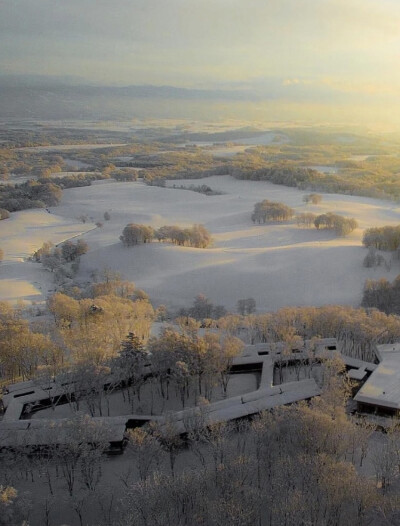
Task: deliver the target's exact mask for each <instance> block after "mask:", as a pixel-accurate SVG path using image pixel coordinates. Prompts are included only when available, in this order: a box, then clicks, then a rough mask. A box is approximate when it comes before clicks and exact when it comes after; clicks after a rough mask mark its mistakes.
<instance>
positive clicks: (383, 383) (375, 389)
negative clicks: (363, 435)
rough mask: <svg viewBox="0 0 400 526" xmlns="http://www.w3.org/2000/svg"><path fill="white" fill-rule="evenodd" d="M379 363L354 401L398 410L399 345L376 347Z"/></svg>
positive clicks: (399, 391) (399, 396)
mask: <svg viewBox="0 0 400 526" xmlns="http://www.w3.org/2000/svg"><path fill="white" fill-rule="evenodd" d="M378 357H379V358H380V360H381V362H380V364H379V365H378V366H377V367H376V369H375V371H374V372H373V373H372V374H371V376H370V377H369V378H368V380H367V381H366V382H365V384H364V385H363V386H362V388H361V389H360V390H359V391H358V393H357V394H356V396H355V397H354V400H356V401H357V402H362V403H365V404H371V405H378V406H381V407H389V408H392V409H400V343H397V344H386V345H378Z"/></svg>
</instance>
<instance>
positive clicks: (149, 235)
mask: <svg viewBox="0 0 400 526" xmlns="http://www.w3.org/2000/svg"><path fill="white" fill-rule="evenodd" d="M153 239H157V240H158V241H160V242H170V243H173V244H175V245H178V246H186V247H195V248H207V247H208V246H209V245H210V244H211V242H212V238H211V235H210V233H209V232H208V230H207V229H206V228H205V227H204V226H203V225H193V226H192V227H191V228H181V227H179V226H175V225H173V226H168V225H165V226H162V227H160V228H159V229H153V228H152V227H151V226H148V225H140V224H137V223H129V224H128V225H126V227H125V228H124V230H123V231H122V235H121V236H120V240H121V241H122V243H123V245H124V246H126V247H131V246H134V245H140V244H143V243H150V242H151V241H153Z"/></svg>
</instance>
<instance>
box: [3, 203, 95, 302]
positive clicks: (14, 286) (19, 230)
mask: <svg viewBox="0 0 400 526" xmlns="http://www.w3.org/2000/svg"><path fill="white" fill-rule="evenodd" d="M91 228H94V225H93V224H90V223H85V224H83V223H81V222H80V221H78V220H77V219H73V218H72V219H69V218H65V217H60V216H56V215H55V214H52V213H48V212H47V211H46V210H26V211H23V212H14V213H12V214H11V217H10V218H9V219H5V220H3V221H1V222H0V247H1V249H2V250H3V252H4V260H3V262H2V263H1V264H0V299H1V300H7V301H12V302H15V301H18V300H21V301H24V302H28V303H29V302H33V301H35V302H42V301H45V299H46V297H47V293H48V291H49V290H50V289H52V288H54V283H53V280H52V276H51V275H50V272H49V271H47V270H44V269H43V267H42V265H41V264H39V263H33V262H30V261H27V258H28V257H29V256H31V255H32V254H33V253H34V252H35V251H36V250H37V249H38V248H40V247H41V246H42V244H43V242H44V241H51V242H52V243H54V244H57V243H61V242H62V241H65V240H66V239H70V238H72V237H75V236H77V235H80V234H82V233H83V232H87V231H88V230H90V229H91Z"/></svg>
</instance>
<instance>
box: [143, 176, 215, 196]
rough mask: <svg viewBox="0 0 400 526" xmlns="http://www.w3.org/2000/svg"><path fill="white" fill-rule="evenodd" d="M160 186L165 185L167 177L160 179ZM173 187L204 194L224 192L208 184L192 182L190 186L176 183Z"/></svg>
mask: <svg viewBox="0 0 400 526" xmlns="http://www.w3.org/2000/svg"><path fill="white" fill-rule="evenodd" d="M154 184H155V183H154V181H153V185H154ZM158 186H165V179H160V180H159V184H158ZM172 188H177V189H179V190H190V191H191V192H197V193H199V194H204V195H222V192H219V191H218V190H213V189H212V188H211V187H210V186H208V185H207V184H200V185H197V186H196V185H194V184H191V185H189V186H183V185H180V186H177V185H176V184H174V185H173V186H172Z"/></svg>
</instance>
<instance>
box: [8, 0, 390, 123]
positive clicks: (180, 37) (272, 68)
mask: <svg viewBox="0 0 400 526" xmlns="http://www.w3.org/2000/svg"><path fill="white" fill-rule="evenodd" d="M399 63H400V1H399V0H0V72H1V73H3V74H39V75H51V76H71V77H79V78H82V81H84V82H94V83H99V84H103V85H130V84H133V85H143V84H153V85H157V86H162V85H169V86H179V87H186V88H197V89H199V88H201V89H228V90H249V93H251V94H252V96H256V97H258V98H260V97H261V98H262V99H265V100H269V101H272V100H274V101H278V100H286V101H287V102H290V103H291V104H303V105H306V104H309V105H310V104H314V105H315V104H318V105H322V106H326V107H327V106H329V105H331V106H332V101H333V100H334V101H335V103H336V104H338V107H339V106H340V107H344V106H347V109H348V110H349V111H351V110H352V109H354V107H355V106H357V107H360V108H361V107H364V108H367V107H369V111H370V110H371V107H372V110H373V111H372V113H374V114H376V115H380V114H381V113H382V114H383V116H384V117H385V118H387V117H391V118H393V119H397V118H398V119H399V122H400V115H397V114H398V112H399V108H398V106H399V104H398V103H399V102H400V95H399V94H400V68H399V67H398V66H399ZM396 105H397V107H396ZM389 108H390V109H389ZM370 113H371V111H370Z"/></svg>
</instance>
